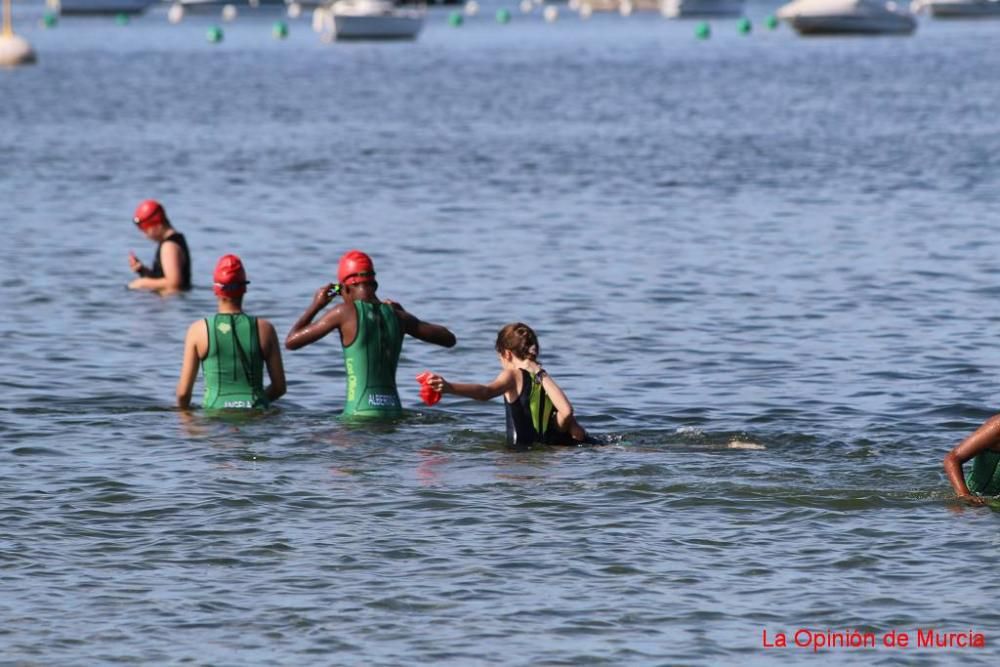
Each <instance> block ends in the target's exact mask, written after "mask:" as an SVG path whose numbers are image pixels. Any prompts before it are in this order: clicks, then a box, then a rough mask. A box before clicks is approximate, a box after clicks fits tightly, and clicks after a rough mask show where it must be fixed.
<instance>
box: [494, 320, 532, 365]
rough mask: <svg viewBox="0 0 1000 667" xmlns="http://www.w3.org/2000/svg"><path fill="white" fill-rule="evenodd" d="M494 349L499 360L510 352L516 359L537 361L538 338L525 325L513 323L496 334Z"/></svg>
mask: <svg viewBox="0 0 1000 667" xmlns="http://www.w3.org/2000/svg"><path fill="white" fill-rule="evenodd" d="M496 349H497V354H499V355H500V357H501V358H503V356H504V352H510V353H511V354H512V355H514V357H516V358H518V359H527V360H530V361H538V336H536V335H535V332H534V330H533V329H532V328H531V327H529V326H528V325H527V324H523V323H521V322H514V323H513V324H508V325H507V326H505V327H504V328H503V329H501V330H500V333H498V334H497V344H496Z"/></svg>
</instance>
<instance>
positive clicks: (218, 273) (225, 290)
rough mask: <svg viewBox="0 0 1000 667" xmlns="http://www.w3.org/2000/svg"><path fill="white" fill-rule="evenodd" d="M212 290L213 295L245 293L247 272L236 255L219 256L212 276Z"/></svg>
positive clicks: (230, 296)
mask: <svg viewBox="0 0 1000 667" xmlns="http://www.w3.org/2000/svg"><path fill="white" fill-rule="evenodd" d="M212 281H213V283H214V284H213V286H212V291H214V292H215V296H221V297H226V298H232V297H234V296H243V295H244V294H246V291H247V285H249V284H250V281H249V280H247V272H246V270H245V269H244V268H243V262H241V261H240V258H239V257H237V256H236V255H223V256H222V257H220V258H219V263H218V264H216V265H215V274H214V275H213V276H212Z"/></svg>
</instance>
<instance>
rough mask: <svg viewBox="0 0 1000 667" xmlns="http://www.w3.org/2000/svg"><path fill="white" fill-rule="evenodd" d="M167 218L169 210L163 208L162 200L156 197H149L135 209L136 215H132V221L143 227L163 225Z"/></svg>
mask: <svg viewBox="0 0 1000 667" xmlns="http://www.w3.org/2000/svg"><path fill="white" fill-rule="evenodd" d="M166 220H167V212H166V211H164V210H163V206H161V205H160V202H158V201H156V200H155V199H147V200H146V201H144V202H142V203H141V204H139V206H137V207H136V209H135V215H134V216H133V217H132V222H134V223H135V224H137V225H139V227H141V228H143V229H145V228H146V227H152V226H154V225H162V224H163V223H164V222H166Z"/></svg>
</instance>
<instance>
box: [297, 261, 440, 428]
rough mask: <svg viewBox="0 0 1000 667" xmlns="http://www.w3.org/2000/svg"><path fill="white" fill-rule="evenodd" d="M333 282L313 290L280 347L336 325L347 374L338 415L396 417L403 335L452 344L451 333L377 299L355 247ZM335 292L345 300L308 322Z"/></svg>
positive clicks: (305, 341)
mask: <svg viewBox="0 0 1000 667" xmlns="http://www.w3.org/2000/svg"><path fill="white" fill-rule="evenodd" d="M337 280H338V281H339V285H334V284H332V283H331V284H328V285H324V286H323V287H320V288H319V289H318V290H316V293H315V294H314V295H313V300H312V303H311V304H310V305H309V307H308V308H307V309H306V311H305V312H304V313H303V314H302V316H301V317H300V318H299V319H298V321H296V322H295V324H294V325H292V328H291V330H290V331H289V332H288V337H287V338H286V339H285V347H287V348H288V349H289V350H297V349H299V348H300V347H304V346H306V345H310V344H312V343H315V342H316V341H318V340H319V339H320V338H323V337H324V336H326V335H327V334H328V333H330V332H331V331H333V330H335V329H336V330H337V331H339V332H340V344H341V346H342V348H343V350H344V368H345V371H346V373H347V398H346V401H345V403H344V412H343V415H342V416H344V417H395V416H398V415H400V414H402V407H401V405H400V402H399V393H398V392H397V391H396V365H397V363H398V362H399V354H400V351H401V350H402V347H403V335H404V334H409V335H411V336H413V337H414V338H418V339H420V340H422V341H425V342H427V343H433V344H434V345H441V346H442V347H452V346H454V345H455V335H454V334H453V333H451V331H449V330H448V329H446V328H445V327H443V326H441V325H440V324H431V323H430V322H423V321H421V320H420V319H418V318H417V317H415V316H413V315H412V314H410V313H408V312H407V311H406V310H404V309H403V307H402V306H400V305H399V304H398V303H394V302H392V301H389V300H381V299H379V298H378V296H377V295H376V290H378V282H376V281H375V267H374V265H373V264H372V260H371V258H370V257H369V256H368V255H366V254H365V253H363V252H361V251H359V250H351V251H350V252H348V253H346V254H345V255H344V256H343V257H341V258H340V264H339V265H338V267H337ZM338 293H339V294H340V296H342V297H343V299H344V302H343V303H339V304H337V305H336V306H334V307H333V308H331V309H330V310H329V311H327V312H326V314H324V315H323V316H322V317H321V318H320V319H319V320H318V321H316V322H313V320H314V319H315V318H316V316H317V315H318V314H319V312H320V311H321V310H323V308H325V307H326V306H327V305H328V304H329V303H330V302H331V301H332V300H333V298H334V297H335V296H336V295H337V294H338Z"/></svg>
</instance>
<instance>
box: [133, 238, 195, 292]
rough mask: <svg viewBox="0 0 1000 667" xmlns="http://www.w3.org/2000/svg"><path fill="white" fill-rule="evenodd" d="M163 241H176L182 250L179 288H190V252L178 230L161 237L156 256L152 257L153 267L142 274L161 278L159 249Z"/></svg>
mask: <svg viewBox="0 0 1000 667" xmlns="http://www.w3.org/2000/svg"><path fill="white" fill-rule="evenodd" d="M164 243H176V244H177V245H179V246H180V247H181V250H183V251H184V263H183V264H181V289H183V290H189V289H191V253H190V252H189V251H188V244H187V241H186V240H185V239H184V235H183V234H181V233H180V232H174V233H173V234H171V235H170V236H168V237H167V238H165V239H163V242H162V243H160V245H158V246H156V257H154V258H153V268H151V269H148V270H146V271H145V272H144V273H143V276H144V277H146V278H162V277H163V265H162V264H160V249H161V248H162V247H163V244H164Z"/></svg>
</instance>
